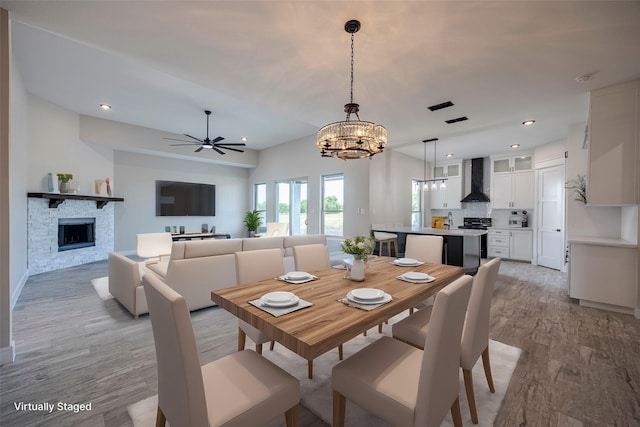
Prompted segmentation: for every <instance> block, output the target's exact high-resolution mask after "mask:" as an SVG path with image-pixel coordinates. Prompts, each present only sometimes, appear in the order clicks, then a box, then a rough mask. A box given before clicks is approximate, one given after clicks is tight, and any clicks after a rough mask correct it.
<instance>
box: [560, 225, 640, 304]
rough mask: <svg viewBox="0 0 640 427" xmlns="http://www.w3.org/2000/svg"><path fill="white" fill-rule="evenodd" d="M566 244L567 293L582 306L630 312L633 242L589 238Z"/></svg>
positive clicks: (633, 285)
mask: <svg viewBox="0 0 640 427" xmlns="http://www.w3.org/2000/svg"><path fill="white" fill-rule="evenodd" d="M569 243H570V246H569V295H570V296H571V297H572V298H578V299H580V304H582V305H587V306H592V307H596V308H602V309H607V310H613V311H622V312H624V313H629V314H631V313H633V307H635V298H636V283H637V279H636V266H637V262H638V255H637V245H635V244H631V243H630V242H626V241H622V240H619V239H604V238H590V237H585V238H574V237H571V238H569Z"/></svg>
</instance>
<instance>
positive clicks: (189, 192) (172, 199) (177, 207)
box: [156, 181, 216, 216]
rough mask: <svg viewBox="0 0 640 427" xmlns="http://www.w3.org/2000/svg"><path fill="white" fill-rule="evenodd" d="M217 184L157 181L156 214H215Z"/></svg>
mask: <svg viewBox="0 0 640 427" xmlns="http://www.w3.org/2000/svg"><path fill="white" fill-rule="evenodd" d="M215 214H216V186H215V185H211V184H197V183H193V182H178V181H156V216H215Z"/></svg>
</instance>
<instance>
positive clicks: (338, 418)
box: [333, 390, 347, 427]
mask: <svg viewBox="0 0 640 427" xmlns="http://www.w3.org/2000/svg"><path fill="white" fill-rule="evenodd" d="M346 408H347V398H346V397H344V396H343V395H341V394H340V393H338V392H337V391H335V390H334V391H333V427H344V417H345V410H346Z"/></svg>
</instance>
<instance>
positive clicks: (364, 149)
mask: <svg viewBox="0 0 640 427" xmlns="http://www.w3.org/2000/svg"><path fill="white" fill-rule="evenodd" d="M360 26H361V25H360V22H359V21H356V20H350V21H347V22H346V23H345V25H344V30H345V31H346V32H347V33H349V34H351V99H350V102H349V103H348V104H346V105H345V106H344V111H345V113H347V119H346V120H345V121H342V122H335V123H330V124H328V125H326V126H324V127H322V128H321V129H320V130H319V131H318V135H317V145H318V148H319V149H320V155H321V156H322V157H335V158H338V159H343V160H349V159H362V158H366V157H369V158H370V157H373V156H374V155H376V154H378V153H382V151H383V149H384V147H385V145H386V144H387V130H386V129H385V128H384V126H382V125H377V124H375V123H371V122H365V121H361V120H360V116H359V115H358V111H359V109H360V106H359V105H358V104H356V103H354V102H353V62H354V61H353V40H354V34H355V33H357V32H358V30H360ZM352 114H355V116H356V117H357V119H358V120H351V115H352Z"/></svg>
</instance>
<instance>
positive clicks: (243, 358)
mask: <svg viewBox="0 0 640 427" xmlns="http://www.w3.org/2000/svg"><path fill="white" fill-rule="evenodd" d="M142 281H143V286H144V289H145V294H146V296H147V302H148V305H149V316H150V317H151V327H152V329H153V338H154V341H155V347H156V360H157V363H158V413H157V419H156V426H157V427H164V426H165V424H166V422H167V421H168V422H169V424H170V425H172V426H209V427H213V426H229V427H230V426H238V427H240V426H242V427H244V426H262V425H265V424H267V423H269V422H271V421H272V420H274V419H275V418H277V417H278V416H281V415H282V414H283V413H284V414H285V419H286V423H287V426H289V427H293V426H297V425H298V403H299V401H300V382H299V381H298V380H297V379H296V378H294V377H292V376H291V375H289V374H288V373H286V372H285V371H284V370H282V369H281V368H279V367H277V366H276V365H274V364H273V363H271V362H269V361H268V360H266V359H265V358H263V357H262V356H260V355H258V354H256V353H255V352H254V351H251V350H245V351H241V352H238V353H233V354H230V355H228V356H225V357H223V358H222V359H218V360H216V361H214V362H211V363H207V364H205V365H203V366H201V365H200V357H199V355H198V346H197V344H196V339H195V335H194V333H193V326H192V324H191V317H190V316H189V309H188V308H187V303H186V301H185V299H184V298H183V297H182V296H181V295H180V294H178V293H177V292H176V291H174V290H173V289H172V288H170V287H169V286H168V285H167V284H165V283H164V282H163V281H162V280H160V279H159V278H158V277H156V276H155V275H153V274H152V273H147V274H145V275H144V276H143V279H142Z"/></svg>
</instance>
